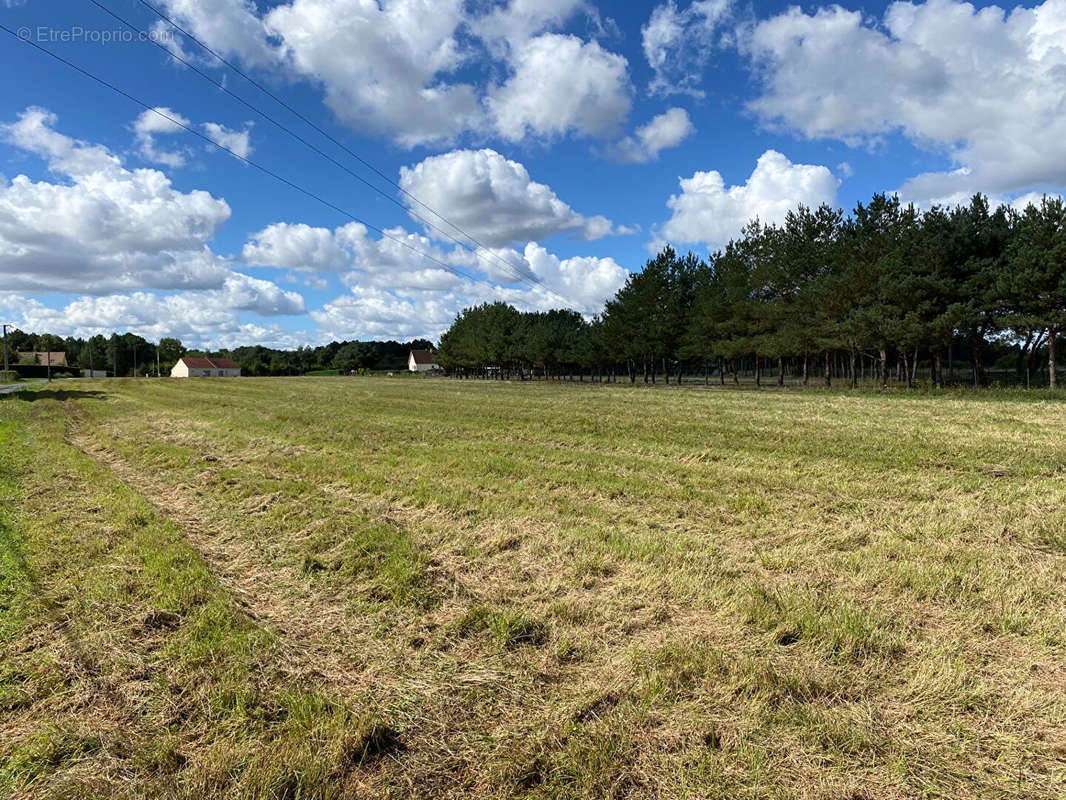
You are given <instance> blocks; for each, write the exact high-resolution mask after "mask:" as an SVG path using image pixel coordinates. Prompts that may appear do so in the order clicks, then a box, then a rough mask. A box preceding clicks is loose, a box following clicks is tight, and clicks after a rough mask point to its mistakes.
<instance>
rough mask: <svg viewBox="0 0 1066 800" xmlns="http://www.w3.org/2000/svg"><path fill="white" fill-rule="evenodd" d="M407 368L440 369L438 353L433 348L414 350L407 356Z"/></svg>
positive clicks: (420, 370)
mask: <svg viewBox="0 0 1066 800" xmlns="http://www.w3.org/2000/svg"><path fill="white" fill-rule="evenodd" d="M407 369H408V370H410V371H411V372H433V371H434V370H438V369H440V365H439V364H438V363H437V354H436V353H434V352H433V351H432V350H412V351H411V355H409V356H408V357H407Z"/></svg>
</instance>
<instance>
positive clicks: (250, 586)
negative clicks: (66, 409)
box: [68, 434, 367, 695]
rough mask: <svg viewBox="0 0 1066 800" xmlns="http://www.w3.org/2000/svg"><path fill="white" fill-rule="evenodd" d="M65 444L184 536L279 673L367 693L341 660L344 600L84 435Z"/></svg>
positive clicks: (345, 638) (352, 646)
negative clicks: (269, 640)
mask: <svg viewBox="0 0 1066 800" xmlns="http://www.w3.org/2000/svg"><path fill="white" fill-rule="evenodd" d="M68 443H69V444H70V445H71V446H73V447H75V448H77V449H78V450H80V451H81V452H82V453H84V454H85V455H86V456H88V457H89V458H92V459H93V460H94V461H96V462H97V463H99V464H101V465H103V466H104V467H106V468H107V469H108V470H110V471H111V472H112V473H113V474H114V475H115V476H116V477H117V478H118V479H119V480H120V481H122V483H124V484H125V485H126V486H128V487H129V488H130V489H132V490H133V491H135V492H137V493H138V494H139V495H140V496H141V497H143V498H144V500H145V502H147V503H148V504H149V505H151V506H152V507H153V508H154V509H155V510H156V511H157V512H158V513H159V514H161V515H162V516H164V517H166V518H167V519H169V520H170V521H171V522H172V523H173V524H174V525H175V526H176V527H177V528H178V529H179V530H181V531H182V532H183V533H184V534H185V536H186V538H187V539H188V541H189V542H190V544H191V545H192V546H193V547H194V548H195V549H196V550H197V551H198V552H199V553H200V554H201V555H202V556H203V558H204V559H205V561H206V562H207V563H208V564H209V565H210V567H211V570H212V572H214V574H215V575H216V577H217V578H218V580H219V582H220V583H221V584H222V586H223V587H225V588H226V589H227V590H228V591H230V592H232V593H233V595H234V597H235V598H236V600H237V602H238V603H239V604H240V605H241V607H242V608H243V609H244V611H245V613H247V614H248V615H249V616H250V617H252V619H254V620H255V621H256V623H257V624H259V625H261V626H262V627H264V628H266V629H267V630H269V631H271V632H272V633H273V634H275V635H276V636H278V637H279V638H280V639H281V640H282V641H283V642H284V645H285V646H284V648H283V652H284V653H285V655H286V663H284V664H282V665H281V666H282V669H283V670H284V671H286V672H288V673H289V674H290V675H292V676H293V677H296V678H299V679H301V680H305V681H309V682H311V683H314V684H328V685H329V687H330V688H331V689H334V690H339V691H341V692H343V693H344V694H348V695H352V694H358V693H360V692H362V691H364V690H365V689H366V688H367V685H366V684H367V681H366V675H365V672H366V670H365V669H359V668H358V667H357V666H356V665H354V664H353V662H352V660H351V659H350V658H348V657H346V656H345V653H358V652H359V650H358V647H357V643H356V642H354V641H349V639H350V637H349V631H350V630H351V628H352V626H351V625H349V624H347V621H348V619H349V616H350V614H349V610H348V608H347V604H346V603H345V601H344V600H343V599H342V598H340V597H338V596H337V595H336V594H333V593H330V592H327V591H324V590H322V589H321V588H319V587H317V586H315V585H314V584H312V583H310V582H308V581H306V580H302V579H301V577H300V576H299V575H297V574H295V573H294V571H293V570H291V569H289V568H285V567H281V568H279V567H275V566H272V565H267V564H265V563H264V562H263V560H262V559H261V558H259V557H258V555H257V553H256V551H255V547H254V545H253V544H252V543H250V542H248V541H246V540H244V539H243V538H242V537H241V536H240V535H239V534H237V533H234V532H232V531H229V530H227V529H226V527H225V526H220V525H217V524H213V523H212V522H210V521H208V520H207V519H206V518H205V516H204V514H203V513H202V511H201V509H200V508H199V507H198V506H197V505H196V504H195V503H193V502H190V501H189V499H188V498H187V497H185V496H183V494H182V492H181V491H180V489H178V488H177V487H175V486H174V485H168V484H166V483H164V482H162V481H154V480H152V479H151V478H149V477H148V476H145V475H144V474H142V473H140V472H138V471H137V470H136V469H135V468H134V467H133V466H131V465H130V464H129V463H127V462H126V461H124V460H122V459H121V458H120V457H118V456H117V455H116V454H115V453H113V452H112V451H110V450H107V449H106V448H103V447H100V446H99V445H97V444H96V443H94V442H92V441H91V440H89V439H88V438H86V437H84V436H81V435H77V434H75V435H69V434H68ZM176 510H178V511H180V513H179V514H175V511H176ZM361 673H362V674H361Z"/></svg>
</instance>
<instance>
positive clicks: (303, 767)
mask: <svg viewBox="0 0 1066 800" xmlns="http://www.w3.org/2000/svg"><path fill="white" fill-rule="evenodd" d="M36 389H37V390H30V391H26V392H23V393H21V394H20V395H13V396H10V397H7V398H2V399H0V653H2V654H0V796H10V797H14V798H46V797H75V798H80V797H84V798H89V797H94V798H95V797H131V798H132V797H145V796H152V797H189V798H199V797H210V798H216V797H217V798H222V797H225V798H229V797H234V798H235V797H277V798H294V799H295V798H318V797H322V798H325V797H367V798H377V797H397V798H401V797H425V798H439V797H456V798H458V797H472V798H487V797H529V798H577V797H594V798H682V797H684V798H837V799H839V800H859V799H860V798H866V799H867V800H873V799H874V798H902V797H908V798H910V797H916V798H917V797H922V798H936V797H944V798H979V797H980V798H988V797H993V798H1001V797H1009V798H1053V797H1062V796H1064V795H1066V435H1064V430H1066V404H1064V403H1063V402H1060V401H1058V400H1057V399H1052V398H1050V397H1049V396H1047V395H1039V394H1035V393H1034V394H1031V395H998V396H995V395H982V394H973V395H939V396H938V395H918V394H915V395H893V396H884V395H879V394H877V393H873V392H870V393H859V394H848V393H846V392H841V393H822V392H816V391H812V392H798V391H793V392H778V391H763V392H755V391H732V390H718V389H712V390H699V389H692V390H676V389H664V388H661V387H660V388H657V389H645V388H643V387H639V386H638V387H629V386H593V385H587V384H586V385H580V384H572V385H552V384H543V383H542V384H536V385H530V384H525V385H519V384H506V383H481V382H450V381H444V380H424V381H416V380H405V381H398V380H397V381H390V380H389V379H387V378H374V379H359V378H312V379H241V380H233V381H225V380H214V381H211V380H200V381H197V380H189V381H170V380H136V381H135V380H110V381H96V382H89V381H78V382H75V383H70V384H64V385H61V386H52V387H50V388H44V389H42V388H41V387H36Z"/></svg>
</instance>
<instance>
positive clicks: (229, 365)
mask: <svg viewBox="0 0 1066 800" xmlns="http://www.w3.org/2000/svg"><path fill="white" fill-rule="evenodd" d="M178 361H184V362H185V366H187V367H188V368H189V369H240V368H241V365H240V364H238V363H237V362H236V361H234V360H233V359H232V358H217V357H214V358H192V357H190V356H182V357H181V358H179V359H178Z"/></svg>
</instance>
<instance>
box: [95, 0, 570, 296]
mask: <svg viewBox="0 0 1066 800" xmlns="http://www.w3.org/2000/svg"><path fill="white" fill-rule="evenodd" d="M89 2H90V3H92V4H93V5H94V6H96V7H97V8H99V9H100V10H101V11H103V12H104V13H106V14H108V15H109V16H110V17H112V18H113V19H115V20H116V21H118V22H120V23H122V24H123V25H125V26H126V27H127V28H129V29H130V30H131V31H133V32H135V33H137V34H138V38H139V39H141V40H142V41H148V42H150V43H151V44H153V45H155V46H156V47H158V48H159V49H160V50H162V51H163V52H164V53H166V54H167V55H168V56H170V58H172V59H174V60H175V61H177V62H179V63H181V64H184V65H185V66H186V67H188V68H189V69H191V70H192V71H193V72H195V73H196V74H197V75H199V76H200V77H201V78H203V79H204V80H206V81H207V82H208V83H210V84H211V85H212V86H214V87H215V88H217V89H219V90H221V91H222V92H225V93H226V94H227V95H229V96H230V97H232V98H233V99H235V100H236V101H237V102H239V103H241V104H242V105H243V106H245V107H246V108H248V109H249V110H251V111H252V112H254V113H255V114H258V115H259V116H260V117H262V118H263V119H265V120H266V121H267V122H269V123H270V124H272V125H274V126H275V127H276V128H278V129H279V130H281V131H283V132H285V133H287V134H288V135H289V136H291V137H292V138H293V139H295V140H296V141H298V142H300V143H301V144H303V145H304V146H305V147H307V148H309V149H310V150H312V151H313V152H315V153H317V154H318V155H320V156H322V157H323V158H325V159H327V160H328V161H329V162H330V163H331V164H333V165H334V166H336V167H337V168H338V169H341V170H343V171H344V172H345V173H347V174H348V175H350V176H351V177H353V178H355V179H356V180H357V181H359V182H360V183H362V184H364V185H366V186H368V187H369V188H370V189H372V190H373V191H375V192H377V193H378V194H380V195H381V196H382V197H384V198H385V199H386V200H388V201H389V202H390V203H393V204H394V205H396V206H398V207H399V208H401V209H403V210H404V211H406V212H407V213H409V214H411V215H412V216H413V217H415V218H416V219H418V220H419V221H421V222H422V223H423V224H425V225H426V226H427V227H429V228H432V229H433V230H435V231H436V232H437V233H439V234H440V235H441V236H444V237H445V238H447V239H448V240H449V241H451V242H453V243H455V244H457V245H459V246H460V247H464V248H466V249H468V250H470V251H471V252H472V253H473V254H474V257H475V258H484V257H489V258H492V259H495V261H497V262H498V263H499V264H501V265H502V266H503V267H504V269H505V270H507V271H508V272H509V273H511V275H513V276H514V278H515V280H517V281H518V282H519V283H526V284H529V285H531V286H533V285H535V286H538V287H540V288H541V289H543V290H544V291H546V292H549V293H550V294H553V295H555V297H557V298H558V299H560V300H562V301H563V302H564V303H567V304H569V302H570V301H569V300H568V299H567V298H566V297H563V296H562V295H560V294H559V293H558V292H556V291H554V290H552V289H549V288H548V287H547V286H546V285H545V284H544V282H543V281H542V280H541V279H540V278H538V277H537V276H536V275H533V274H532V273H531V272H529V271H527V270H524V269H522V268H521V267H519V266H517V265H515V264H513V263H511V262H510V261H508V260H507V259H505V258H503V257H502V256H500V255H499V254H498V253H496V252H494V251H493V250H492V249H491V248H489V247H487V246H486V245H485V244H483V243H482V242H480V241H479V240H478V239H477V238H475V237H474V236H473V235H471V234H470V233H467V232H466V231H465V230H463V229H462V228H461V227H459V226H458V225H457V224H455V223H454V222H452V221H451V220H449V219H448V218H447V217H445V216H444V215H443V214H440V213H439V212H437V211H436V210H435V209H433V208H432V207H430V206H429V205H428V204H426V203H424V202H422V201H421V200H420V199H419V198H417V197H415V195H413V194H412V193H411V192H409V191H408V190H406V189H404V188H403V187H402V186H401V185H400V184H398V183H396V182H395V181H394V180H392V179H391V178H390V177H388V175H386V174H385V173H384V172H382V171H381V170H380V169H378V168H377V167H376V166H374V165H373V164H372V163H370V162H369V161H367V160H366V159H365V158H363V157H362V156H360V155H359V154H358V153H356V152H355V151H353V150H352V149H351V148H349V147H347V146H346V145H345V144H344V143H343V142H341V141H339V140H338V139H336V138H335V137H334V136H332V135H331V134H330V133H329V132H328V131H326V130H324V129H323V128H321V127H320V126H319V125H317V124H316V123H315V122H314V121H312V120H310V119H308V118H307V117H306V116H305V115H304V114H302V113H300V111H298V110H297V109H295V108H293V106H292V105H290V104H289V103H287V102H286V101H285V100H283V99H282V98H280V97H278V96H277V95H276V94H274V93H273V92H271V91H270V90H269V89H267V88H266V87H265V86H263V85H262V84H261V83H259V82H258V81H256V80H255V79H254V78H252V77H251V76H250V75H248V74H247V73H245V72H244V71H242V70H241V69H240V68H239V67H237V66H236V65H234V64H233V63H231V62H230V61H229V60H227V59H226V58H224V57H223V56H222V55H220V54H219V53H217V52H216V51H215V50H213V49H212V48H211V47H209V46H208V45H207V44H205V43H204V42H202V41H200V40H199V39H198V38H197V37H196V36H194V35H193V34H191V33H189V31H187V30H185V29H184V28H183V27H181V26H180V25H178V24H177V23H176V22H174V20H172V19H171V18H170V17H168V16H167V15H166V14H164V13H163V12H162V11H161V10H159V9H158V8H157V7H156V6H154V5H152V4H151V3H149V2H146V1H145V0H140V2H141V4H142V5H143V6H145V7H146V8H148V9H150V10H151V11H152V12H153V13H155V14H156V15H157V16H159V18H160V19H162V20H164V21H165V22H166V23H167V24H168V25H170V26H171V27H173V28H174V29H175V30H177V31H178V32H179V33H181V34H182V35H184V36H186V37H188V38H189V39H190V40H191V41H193V42H195V43H196V44H197V45H198V46H199V47H201V48H202V49H203V50H204V51H206V52H207V53H209V54H210V55H211V56H213V57H214V58H215V59H217V60H218V61H219V62H220V63H222V64H224V65H225V66H226V67H228V68H229V69H231V70H233V71H234V72H235V73H237V74H238V75H239V76H240V77H242V78H243V79H244V80H246V81H248V82H249V83H250V84H252V85H253V86H254V87H256V88H257V89H258V90H259V91H261V92H262V93H263V94H265V95H267V96H268V97H269V98H271V99H272V100H274V101H275V102H276V103H278V104H279V105H281V106H282V107H284V108H285V109H286V110H288V111H289V112H290V113H292V114H293V115H294V116H295V117H297V118H298V119H299V120H300V121H302V122H303V123H305V124H306V125H308V126H309V127H311V128H313V129H314V130H315V131H317V132H318V133H319V134H321V135H322V136H324V137H325V138H326V139H328V140H329V141H330V142H332V143H333V144H334V145H336V146H337V147H339V148H340V149H341V150H343V151H344V152H345V153H347V154H348V155H350V156H351V157H352V158H354V159H356V160H357V161H358V162H359V163H360V164H362V165H363V166H365V167H366V168H367V169H369V170H371V171H372V172H374V173H375V174H376V175H378V176H379V177H380V178H381V179H382V180H384V181H385V182H387V183H388V184H389V185H391V186H393V187H394V188H395V189H397V190H398V191H399V192H401V193H402V194H403V195H404V196H405V197H407V198H408V199H409V200H411V201H412V202H413V203H415V204H417V205H418V206H419V207H421V208H423V209H425V210H426V211H428V212H429V213H430V214H432V215H433V216H434V217H436V218H437V219H439V220H441V221H442V222H443V223H445V224H446V225H448V226H449V227H451V228H453V229H454V230H456V231H458V232H459V233H460V234H461V235H462V236H464V237H465V238H466V239H467V240H469V241H470V242H473V243H474V244H475V245H476V246H477V247H476V248H475V247H471V246H470V245H468V244H467V243H466V242H464V241H462V240H461V239H459V238H457V237H456V236H455V235H454V234H452V233H449V232H448V231H446V230H444V229H443V228H441V227H440V226H439V225H437V224H436V223H434V222H433V221H431V220H429V219H427V218H426V217H425V216H423V215H422V214H419V213H418V212H417V211H415V210H414V209H412V208H409V207H407V206H405V205H404V204H403V203H401V202H400V201H399V200H397V199H396V198H395V197H394V196H393V195H391V194H390V193H389V192H386V191H384V190H382V189H381V188H380V187H378V186H376V185H375V184H373V183H371V182H370V181H368V180H367V179H366V178H364V177H363V176H361V175H359V174H358V173H356V172H353V171H352V170H351V169H349V168H348V167H347V166H345V165H344V164H342V163H341V162H340V161H338V160H337V159H335V158H333V157H332V156H331V155H329V154H328V153H325V152H323V151H322V150H321V149H320V148H318V147H316V146H315V145H314V144H312V143H311V142H309V141H307V139H305V138H304V137H302V136H300V135H299V134H298V133H296V132H295V131H293V130H292V129H290V128H289V127H287V126H286V125H284V124H282V123H281V122H279V121H278V120H276V119H275V118H274V117H272V116H270V115H269V114H267V113H266V112H265V111H263V110H262V109H261V108H259V107H258V106H256V105H254V104H253V103H250V102H249V101H247V100H246V99H244V98H243V97H241V96H240V95H238V94H236V93H235V92H233V91H232V90H230V89H229V88H228V87H226V86H225V84H223V83H222V82H221V81H217V80H215V79H214V78H212V77H211V76H210V75H208V74H207V73H205V72H204V71H203V70H201V69H199V68H198V67H197V66H196V65H195V64H192V63H190V62H189V61H188V59H186V58H183V57H182V56H181V55H179V54H177V53H175V52H174V51H173V50H171V49H170V48H169V47H167V46H166V45H164V44H162V43H160V42H158V41H156V40H155V39H154V38H153V37H150V36H148V35H147V32H146V31H144V30H142V29H141V28H139V27H137V26H136V25H135V24H134V23H132V22H130V21H129V20H127V19H125V18H124V17H122V16H120V15H119V14H117V13H115V12H114V11H112V10H111V9H109V8H108V7H107V6H105V5H103V4H102V3H100V2H99V1H98V0H89ZM478 248H480V249H478Z"/></svg>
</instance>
